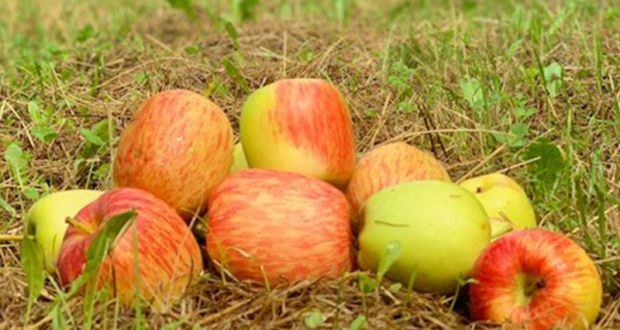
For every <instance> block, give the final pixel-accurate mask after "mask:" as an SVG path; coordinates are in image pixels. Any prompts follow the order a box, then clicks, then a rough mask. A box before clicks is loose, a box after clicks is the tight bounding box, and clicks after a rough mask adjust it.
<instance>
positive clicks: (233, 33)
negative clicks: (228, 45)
mask: <svg viewBox="0 0 620 330" xmlns="http://www.w3.org/2000/svg"><path fill="white" fill-rule="evenodd" d="M224 28H225V29H226V33H228V36H229V37H230V40H231V41H232V42H233V44H234V45H235V48H237V49H238V48H239V41H238V40H239V34H238V33H237V29H235V26H234V25H233V24H232V22H230V21H226V24H224Z"/></svg>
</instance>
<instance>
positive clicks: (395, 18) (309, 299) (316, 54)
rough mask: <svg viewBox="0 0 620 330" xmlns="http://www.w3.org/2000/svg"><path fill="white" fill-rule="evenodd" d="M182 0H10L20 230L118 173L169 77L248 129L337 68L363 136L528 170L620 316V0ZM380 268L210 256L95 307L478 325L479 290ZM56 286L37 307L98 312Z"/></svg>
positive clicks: (6, 57) (3, 193)
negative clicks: (129, 139)
mask: <svg viewBox="0 0 620 330" xmlns="http://www.w3.org/2000/svg"><path fill="white" fill-rule="evenodd" d="M170 3H173V4H174V5H175V8H173V7H172V6H171V5H170ZM170 3H168V2H166V1H164V0H149V1H140V2H138V1H128V0H106V1H95V0H84V1H79V2H78V1H71V0H61V1H52V0H24V1H18V0H5V1H4V2H3V3H2V5H0V16H1V17H3V19H2V20H1V21H0V139H1V140H2V146H1V147H0V150H1V152H0V153H1V154H2V156H3V157H2V158H1V159H0V219H2V220H0V233H9V234H18V233H21V231H22V230H23V224H22V219H23V214H24V213H25V211H26V210H27V208H28V207H29V206H30V205H31V204H32V203H33V202H34V201H35V200H37V199H38V198H40V197H41V196H43V195H45V194H47V193H49V192H51V191H58V190H64V189H71V188H78V187H80V188H93V189H109V188H111V187H112V181H111V178H110V166H111V163H110V160H111V159H112V156H113V153H114V150H115V145H116V143H117V140H118V136H119V134H120V132H121V130H122V128H123V127H124V126H125V124H126V123H127V121H128V120H129V118H130V117H131V114H132V111H133V110H134V109H136V108H137V106H138V105H139V104H140V102H141V101H142V100H144V99H145V98H146V97H147V96H149V95H151V94H153V93H155V92H157V91H161V90H164V89H170V88H186V89H190V90H194V91H197V92H200V93H203V94H207V95H209V97H210V98H211V99H212V100H213V101H214V102H216V103H217V104H218V105H220V106H221V107H222V108H223V109H224V110H225V111H226V113H227V114H228V116H229V119H230V120H231V122H232V124H233V127H234V128H235V130H236V131H237V130H238V122H237V118H238V115H239V110H240V107H241V104H242V103H243V101H244V99H245V97H246V96H247V94H248V92H249V91H252V90H254V89H256V88H258V87H260V86H262V85H264V84H266V83H268V82H271V81H274V80H276V79H280V78H284V77H302V76H303V77H320V78H324V79H328V80H330V81H332V82H333V83H334V84H335V85H336V86H338V87H339V88H340V90H341V91H343V92H344V93H345V94H346V95H347V97H348V101H349V103H350V106H351V110H352V114H353V120H354V124H355V134H356V137H357V141H358V149H359V152H364V151H366V150H368V149H370V148H371V147H372V146H374V145H377V144H380V143H384V142H387V141H396V140H400V141H407V142H409V143H412V144H414V145H416V146H419V147H422V148H424V149H427V150H429V151H431V152H433V153H434V154H435V156H436V157H437V158H439V159H440V160H441V161H443V162H444V163H445V164H446V165H447V168H448V169H449V172H450V174H451V176H452V178H453V179H454V180H458V179H459V178H461V177H462V176H463V175H465V174H466V173H467V174H468V175H478V174H484V173H490V172H494V171H504V172H506V173H508V174H510V175H511V176H513V177H515V178H516V179H517V180H518V181H519V182H520V183H522V185H523V186H524V187H525V189H526V190H527V192H528V194H529V195H530V196H531V198H532V200H533V203H534V205H535V209H536V212H537V215H538V219H539V221H540V224H541V226H542V227H544V228H548V229H552V230H557V231H561V232H563V233H566V234H567V235H568V236H570V237H571V238H573V239H575V240H576V241H577V242H579V243H580V244H581V245H582V246H584V248H586V249H587V251H588V252H589V253H590V254H591V256H592V257H593V258H594V259H595V260H596V263H597V265H598V267H599V269H600V271H601V272H602V274H603V278H604V282H605V297H604V299H605V301H604V306H603V309H602V312H601V317H600V319H599V322H598V323H597V327H598V328H600V329H608V328H617V327H620V316H618V313H617V310H618V304H620V299H618V293H619V292H618V289H619V288H620V283H619V282H618V269H619V268H620V264H619V259H618V237H619V233H620V225H619V220H620V211H619V210H618V207H619V206H620V198H619V197H618V196H620V193H619V190H620V187H619V182H620V174H619V171H618V169H619V167H618V165H617V164H618V160H619V159H620V158H619V154H620V144H619V143H618V141H620V89H619V87H618V86H619V83H620V81H619V80H618V77H619V72H618V67H619V66H618V65H619V64H620V34H618V32H617V31H620V7H618V6H617V5H614V2H613V1H603V0H600V1H587V0H566V1H559V0H548V1H543V0H528V1H516V0H504V1H490V0H488V1H485V0H478V1H475V0H465V1H429V0H427V1H423V0H412V1H406V0H402V1H397V0H396V1H383V2H381V4H376V3H375V1H371V0H336V1H327V0H321V1H310V0H299V1H292V0H270V1H267V0H235V1H222V0H220V1H215V0H211V1H206V0H204V1H194V2H193V4H189V2H188V1H182V0H176V1H171V2H170ZM188 4H189V5H188ZM490 155H492V157H489V156H490ZM478 165H480V166H478ZM472 169H473V171H472ZM20 260H21V257H20V249H19V246H18V244H15V243H0V292H2V295H0V328H5V327H6V328H22V327H26V325H25V324H24V319H23V311H24V310H25V307H26V304H27V301H28V298H27V297H28V294H27V288H26V277H25V274H24V273H23V271H22V270H21V267H20V263H21V261H20ZM365 281H366V282H364V285H362V284H361V282H360V280H358V276H357V275H356V274H352V275H350V276H347V277H345V278H343V279H341V280H340V281H337V282H329V281H320V282H318V283H305V282H304V283H296V284H293V285H291V286H290V287H280V288H274V289H273V290H265V289H263V288H260V287H256V286H252V285H248V284H244V283H235V282H234V281H233V282H227V283H226V282H222V281H221V280H220V279H219V278H218V277H217V275H216V274H209V273H206V274H205V276H204V278H202V279H201V280H200V281H199V283H197V284H196V285H195V286H194V287H193V288H192V292H190V294H189V295H188V296H187V298H185V299H184V300H183V301H182V302H180V303H179V304H178V305H177V306H175V307H174V308H173V309H172V310H171V311H170V312H168V313H166V314H156V313H153V312H150V311H149V309H148V308H146V307H144V308H141V309H137V310H136V309H132V310H123V309H122V308H118V305H117V304H115V303H114V302H113V301H112V302H108V303H100V304H95V307H94V309H95V310H94V313H93V314H92V317H93V323H94V324H99V325H102V326H103V327H106V328H110V329H112V328H140V327H144V326H145V325H150V326H151V327H153V328H162V327H163V326H164V325H168V328H170V329H174V328H192V327H194V328H199V327H204V328H233V329H235V328H243V329H246V328H252V327H254V328H312V327H317V328H349V326H350V327H351V329H354V328H356V327H358V328H359V327H360V326H361V325H362V324H366V328H386V327H401V328H426V329H428V328H462V327H470V326H469V322H470V320H468V318H467V313H466V304H465V303H463V302H462V301H458V302H457V304H456V311H455V312H450V309H451V305H452V301H451V298H450V297H439V296H433V295H425V294H417V293H411V294H409V293H408V292H407V290H406V288H398V287H393V286H390V283H388V281H383V282H382V284H381V285H379V286H378V288H373V289H372V290H367V289H368V285H370V284H369V283H371V282H369V281H370V280H369V279H366V280H365ZM373 283H374V282H373ZM373 285H375V284H373ZM362 286H364V288H365V289H362V288H361V287H362ZM390 289H393V290H390ZM42 292H43V294H42V297H41V298H40V299H39V300H38V301H37V302H36V303H35V304H34V306H33V308H32V312H31V317H30V319H29V320H28V323H29V324H28V326H35V327H44V328H47V327H52V328H62V325H63V324H65V325H67V324H68V326H70V327H73V326H75V325H76V324H83V321H84V314H83V308H82V303H83V302H82V301H81V300H80V299H79V298H73V299H69V300H68V301H64V302H62V303H61V304H60V305H55V304H52V303H51V302H52V301H53V300H54V299H55V298H54V297H55V296H57V295H58V294H59V293H58V292H59V289H58V287H57V286H55V284H54V283H53V282H52V281H50V280H49V279H48V281H47V282H46V285H45V287H44V288H43V291H42ZM136 313H138V315H139V317H136ZM360 317H363V318H360ZM136 320H137V321H136ZM103 324H105V326H104V325H103ZM475 327H476V328H485V327H493V326H492V325H486V324H477V325H476V326H475ZM358 328H356V329H358Z"/></svg>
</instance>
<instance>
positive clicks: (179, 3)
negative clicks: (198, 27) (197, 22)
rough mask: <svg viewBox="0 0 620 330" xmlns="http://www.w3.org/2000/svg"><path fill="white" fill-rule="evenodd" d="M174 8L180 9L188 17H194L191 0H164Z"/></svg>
mask: <svg viewBox="0 0 620 330" xmlns="http://www.w3.org/2000/svg"><path fill="white" fill-rule="evenodd" d="M166 1H167V2H168V4H170V6H172V8H174V9H178V10H182V11H183V12H184V13H185V16H187V17H188V18H189V19H195V18H196V10H194V6H193V5H192V1H191V0H166Z"/></svg>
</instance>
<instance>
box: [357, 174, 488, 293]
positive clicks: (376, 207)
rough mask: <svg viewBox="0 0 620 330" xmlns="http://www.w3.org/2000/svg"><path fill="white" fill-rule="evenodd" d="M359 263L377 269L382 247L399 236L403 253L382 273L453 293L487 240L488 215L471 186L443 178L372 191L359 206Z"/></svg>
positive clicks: (426, 289)
mask: <svg viewBox="0 0 620 330" xmlns="http://www.w3.org/2000/svg"><path fill="white" fill-rule="evenodd" d="M362 214H363V216H362V223H361V226H362V229H361V232H360V235H359V249H360V252H359V256H358V264H359V267H360V268H361V269H363V270H373V271H376V270H377V269H378V267H379V264H380V262H381V258H382V257H383V251H384V250H385V249H386V247H387V246H388V245H389V244H390V243H392V242H400V244H401V246H402V255H401V256H400V257H399V258H398V259H397V260H396V262H395V263H394V264H393V265H392V267H391V268H390V269H389V271H388V272H387V273H386V275H385V277H387V278H389V279H391V280H394V281H398V282H401V283H403V284H405V285H408V284H409V281H410V279H412V278H413V289H415V290H418V291H423V292H435V293H441V294H450V293H454V290H455V289H456V286H457V283H458V279H459V278H460V279H465V278H467V277H468V275H469V274H470V272H471V270H472V268H473V266H474V263H475V262H476V259H477V258H478V256H479V255H480V252H482V251H483V250H484V248H485V247H487V245H488V244H489V242H490V240H491V228H490V224H489V218H488V217H487V215H486V213H485V211H484V208H483V207H482V205H480V202H478V200H477V199H476V197H474V196H473V195H472V194H471V193H470V192H469V191H467V190H465V189H463V188H462V187H459V186H458V185H457V184H454V183H452V182H446V181H431V180H427V181H416V182H410V183H404V184H400V185H396V186H393V187H389V188H386V189H383V190H381V191H380V192H378V193H376V194H374V195H373V196H372V197H370V199H369V200H368V202H367V204H366V206H365V207H364V209H363V212H362Z"/></svg>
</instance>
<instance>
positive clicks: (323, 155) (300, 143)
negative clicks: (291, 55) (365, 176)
mask: <svg viewBox="0 0 620 330" xmlns="http://www.w3.org/2000/svg"><path fill="white" fill-rule="evenodd" d="M240 128H241V142H242V144H243V149H244V150H245V156H246V158H247V161H248V164H249V166H250V168H269V169H276V170H284V171H290V172H296V173H300V174H304V175H307V176H310V177H314V178H317V179H320V180H323V181H327V182H329V183H332V184H334V185H336V186H337V187H339V188H344V187H345V186H346V184H347V182H349V179H350V177H351V174H352V173H353V168H354V166H355V141H354V137H353V128H352V124H351V117H350V113H349V108H348V106H347V103H346V101H345V99H344V97H343V96H342V94H340V92H338V90H337V89H336V88H335V87H334V86H333V85H332V84H330V83H328V82H326V81H324V80H320V79H284V80H279V81H277V82H275V83H273V84H270V85H267V86H265V87H263V88H260V89H258V90H256V91H255V92H253V93H252V94H251V95H250V96H249V98H248V99H247V101H246V102H245V104H244V105H243V109H242V110H241V118H240Z"/></svg>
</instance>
